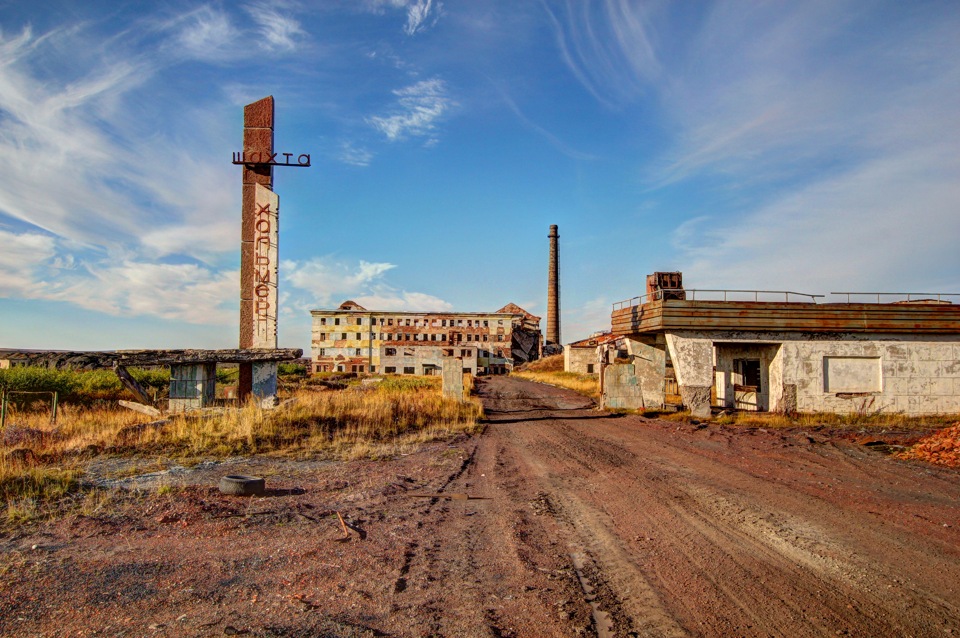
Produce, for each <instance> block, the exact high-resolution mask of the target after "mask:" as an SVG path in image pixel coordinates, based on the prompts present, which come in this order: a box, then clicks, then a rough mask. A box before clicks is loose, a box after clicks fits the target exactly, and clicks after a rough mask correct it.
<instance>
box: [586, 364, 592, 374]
mask: <svg viewBox="0 0 960 638" xmlns="http://www.w3.org/2000/svg"><path fill="white" fill-rule="evenodd" d="M587 374H593V364H592V363H588V364H587Z"/></svg>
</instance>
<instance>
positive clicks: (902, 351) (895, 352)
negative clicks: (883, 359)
mask: <svg viewBox="0 0 960 638" xmlns="http://www.w3.org/2000/svg"><path fill="white" fill-rule="evenodd" d="M886 355H887V356H888V357H890V358H891V359H897V360H906V359H910V358H911V357H912V353H911V352H910V349H909V348H907V347H906V346H904V345H895V346H887V351H886Z"/></svg>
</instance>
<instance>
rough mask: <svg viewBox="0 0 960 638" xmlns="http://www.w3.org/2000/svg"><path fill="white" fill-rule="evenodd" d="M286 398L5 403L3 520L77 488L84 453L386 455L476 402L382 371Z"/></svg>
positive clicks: (434, 434)
mask: <svg viewBox="0 0 960 638" xmlns="http://www.w3.org/2000/svg"><path fill="white" fill-rule="evenodd" d="M293 398H294V399H295V401H294V402H292V403H291V404H289V405H285V406H284V407H281V408H279V409H276V410H271V411H264V410H261V409H259V408H258V407H257V406H256V405H255V404H253V403H251V404H249V405H247V406H245V407H243V408H240V409H234V410H226V411H223V412H222V413H217V414H204V415H201V416H185V415H179V416H175V417H172V418H170V419H164V420H160V421H155V422H150V423H145V422H144V417H143V415H141V414H138V413H135V412H131V411H127V410H104V409H97V410H93V409H78V408H71V407H70V406H65V407H64V409H63V410H62V411H61V413H60V415H59V417H58V419H57V425H56V426H55V427H53V426H51V425H50V424H49V416H48V415H47V414H35V415H32V414H18V413H16V412H14V413H13V414H11V415H9V418H8V427H7V428H6V430H5V431H4V432H3V437H2V442H0V504H2V505H3V506H5V508H6V518H7V520H8V521H10V522H16V521H18V520H26V519H29V518H33V517H35V516H36V512H37V507H38V504H40V503H41V502H43V501H49V500H52V499H57V498H59V497H62V496H63V495H65V494H67V493H69V492H71V491H74V490H76V489H77V486H78V482H77V480H78V477H79V476H80V475H81V473H82V470H83V467H84V465H85V463H86V462H87V461H88V460H89V458H91V456H92V455H99V454H113V455H124V454H137V455H140V456H143V455H147V456H149V455H151V454H153V455H163V456H166V457H173V458H183V459H199V458H217V457H224V456H231V455H237V454H261V453H271V454H281V455H286V454H290V455H296V456H300V457H307V456H309V457H319V458H333V459H353V458H361V457H386V456H391V455H393V454H397V453H403V452H404V451H406V450H408V449H410V448H412V447H414V446H416V445H418V444H420V443H423V442H426V441H430V440H434V439H438V438H445V437H448V436H451V435H454V434H457V433H473V432H475V431H476V430H477V429H478V428H479V427H481V426H480V425H479V424H478V420H479V418H480V417H481V416H482V409H481V407H480V404H479V402H478V401H476V400H473V399H471V400H468V401H456V400H452V399H445V398H443V397H442V395H441V392H440V385H439V379H430V378H406V377H405V378H393V379H385V380H384V381H383V382H381V383H380V384H377V385H372V386H354V387H351V388H348V389H346V390H321V391H316V390H301V391H299V392H298V393H297V394H296V395H295V396H294V397H293Z"/></svg>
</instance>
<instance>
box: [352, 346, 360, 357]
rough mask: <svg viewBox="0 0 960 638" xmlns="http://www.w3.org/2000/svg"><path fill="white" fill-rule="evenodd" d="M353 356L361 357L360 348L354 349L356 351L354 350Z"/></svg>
mask: <svg viewBox="0 0 960 638" xmlns="http://www.w3.org/2000/svg"><path fill="white" fill-rule="evenodd" d="M353 356H355V357H359V356H360V348H354V350H353Z"/></svg>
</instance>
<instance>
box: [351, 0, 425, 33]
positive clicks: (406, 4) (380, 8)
mask: <svg viewBox="0 0 960 638" xmlns="http://www.w3.org/2000/svg"><path fill="white" fill-rule="evenodd" d="M364 4H365V6H366V7H367V8H368V10H370V11H373V12H375V13H383V12H384V10H385V9H394V10H401V11H404V12H405V13H406V16H407V22H406V24H405V25H404V27H403V32H404V33H406V34H407V35H415V34H417V33H420V32H422V31H425V30H427V29H428V28H430V27H432V26H434V25H435V24H436V23H437V20H439V19H440V14H441V12H442V9H443V3H442V2H440V1H439V0H436V2H435V1H434V0H365V3H364Z"/></svg>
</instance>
